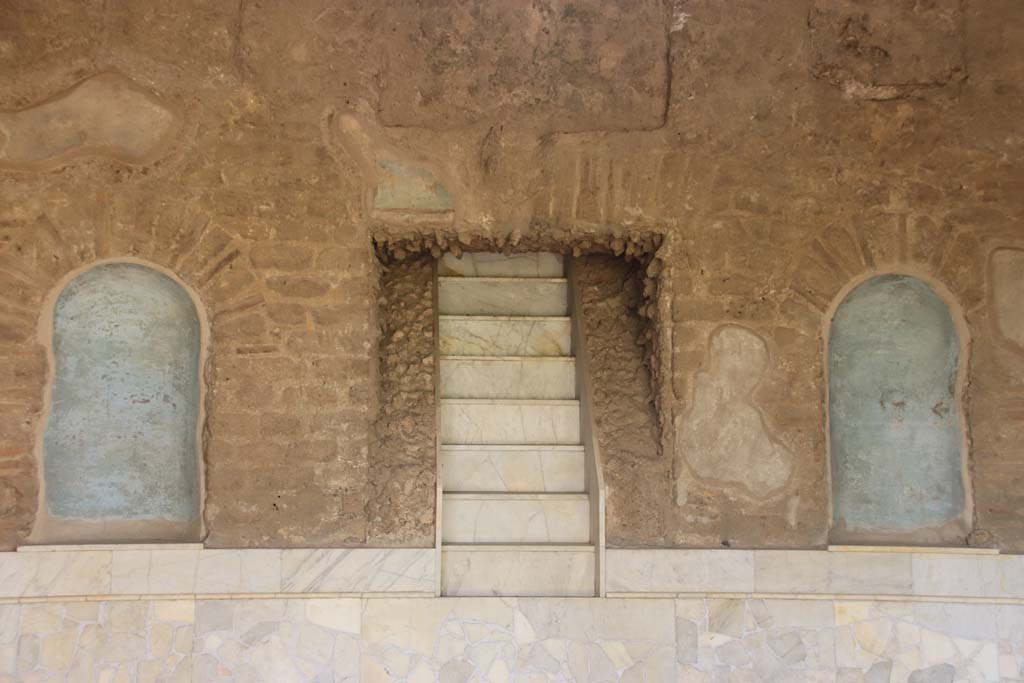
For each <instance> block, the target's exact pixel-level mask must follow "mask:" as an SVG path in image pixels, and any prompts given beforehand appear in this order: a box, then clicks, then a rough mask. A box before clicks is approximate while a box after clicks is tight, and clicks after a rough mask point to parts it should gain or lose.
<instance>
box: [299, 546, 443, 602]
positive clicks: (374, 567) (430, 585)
mask: <svg viewBox="0 0 1024 683" xmlns="http://www.w3.org/2000/svg"><path fill="white" fill-rule="evenodd" d="M435 565H436V558H435V553H434V549H433V548H354V549H320V550H283V551H281V577H282V578H281V588H282V591H283V592H286V593H317V592H326V593H384V592H399V593H433V591H434V584H435V576H436V569H435Z"/></svg>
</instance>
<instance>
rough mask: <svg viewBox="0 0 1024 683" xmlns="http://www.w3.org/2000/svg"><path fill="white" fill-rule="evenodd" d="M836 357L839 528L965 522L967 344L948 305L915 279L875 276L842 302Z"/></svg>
mask: <svg viewBox="0 0 1024 683" xmlns="http://www.w3.org/2000/svg"><path fill="white" fill-rule="evenodd" d="M828 352H829V358H828V363H829V426H830V437H831V458H832V494H833V506H834V508H833V514H834V519H835V524H836V528H837V529H841V530H843V531H845V532H850V533H854V534H867V535H870V534H872V533H879V534H880V535H883V534H885V533H911V534H912V532H914V531H915V530H918V529H929V528H937V527H941V526H943V525H945V524H947V523H948V522H951V521H954V520H955V519H957V518H958V517H960V515H961V514H962V513H963V510H964V484H963V480H962V476H963V475H962V469H961V468H962V462H961V452H960V451H961V443H962V442H961V435H960V429H961V427H960V407H959V405H958V400H959V397H958V396H957V395H956V381H957V366H958V363H959V362H960V339H959V336H958V334H957V331H956V327H955V325H954V324H953V319H952V317H951V316H950V313H949V308H948V307H947V306H946V303H945V302H944V301H943V300H942V299H941V298H939V296H938V295H937V294H936V293H935V292H934V291H933V290H932V289H931V287H929V286H928V285H927V284H925V283H924V282H922V281H920V280H918V279H916V278H913V277H909V276H906V275H881V276H878V277H875V278H872V279H870V280H868V281H866V282H864V283H863V284H861V285H859V286H858V287H856V288H855V289H854V290H853V291H851V292H850V293H849V295H848V296H847V297H846V298H845V299H844V300H843V302H842V303H841V304H840V306H839V308H838V310H837V311H836V313H835V316H834V318H833V320H832V328H831V335H830V338H829V350H828Z"/></svg>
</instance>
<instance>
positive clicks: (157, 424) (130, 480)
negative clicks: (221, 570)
mask: <svg viewBox="0 0 1024 683" xmlns="http://www.w3.org/2000/svg"><path fill="white" fill-rule="evenodd" d="M206 330H207V326H206V323H205V319H204V317H203V311H202V306H201V305H200V304H199V300H198V298H197V297H195V296H194V295H193V294H192V293H191V292H190V291H189V290H188V289H187V288H186V287H185V286H184V285H183V284H182V283H181V282H180V281H179V280H178V279H177V278H176V277H175V276H174V275H173V274H171V273H169V272H166V271H164V270H163V269H160V268H158V267H156V266H153V265H151V264H148V263H143V262H139V261H131V260H118V261H107V262H100V263H96V264H92V265H90V266H88V267H86V268H84V269H81V270H80V271H76V272H74V273H72V274H70V275H69V276H68V278H66V279H65V281H64V282H63V283H62V284H61V285H60V286H58V287H57V288H56V289H55V291H54V293H53V295H52V298H51V300H50V302H49V303H48V305H47V307H46V308H45V310H44V313H43V315H42V317H41V323H40V337H41V340H42V342H43V344H44V345H45V346H46V347H47V348H49V350H50V381H49V384H48V388H47V394H46V405H47V416H46V421H45V425H44V428H43V430H42V433H41V435H40V439H39V441H38V443H39V446H38V452H39V455H40V460H41V462H42V468H41V486H40V506H39V513H38V514H37V516H36V522H35V526H34V528H33V532H32V536H31V537H30V540H31V541H32V542H35V543H115V542H168V541H184V540H197V539H198V538H199V537H200V533H201V525H202V522H201V507H202V490H203V486H202V467H201V442H202V439H201V425H202V418H203V414H204V411H203V395H204V391H203V383H202V380H201V367H202V362H203V354H204V351H205V349H204V344H205V340H206V338H207V334H208V333H207V331H206Z"/></svg>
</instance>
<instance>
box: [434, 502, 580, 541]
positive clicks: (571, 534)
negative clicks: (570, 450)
mask: <svg viewBox="0 0 1024 683" xmlns="http://www.w3.org/2000/svg"><path fill="white" fill-rule="evenodd" d="M443 510H444V514H443V518H444V519H443V521H442V524H441V540H442V542H444V543H589V542H590V498H589V497H588V496H587V494H585V493H445V494H444V508H443Z"/></svg>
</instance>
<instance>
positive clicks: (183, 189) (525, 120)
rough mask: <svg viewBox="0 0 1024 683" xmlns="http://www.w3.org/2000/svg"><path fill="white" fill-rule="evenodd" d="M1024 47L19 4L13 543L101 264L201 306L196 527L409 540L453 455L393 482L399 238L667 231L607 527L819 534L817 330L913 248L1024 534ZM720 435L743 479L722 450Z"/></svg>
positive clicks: (1015, 532) (475, 2) (983, 525)
mask: <svg viewBox="0 0 1024 683" xmlns="http://www.w3.org/2000/svg"><path fill="white" fill-rule="evenodd" d="M1022 43H1024V14H1022V13H1021V11H1020V8H1019V6H1018V3H1017V2H1016V1H1015V0H990V1H986V2H980V1H979V0H967V1H966V2H958V1H954V0H941V1H938V2H929V3H890V2H866V3H853V2H845V1H843V2H832V1H831V0H829V1H825V0H779V1H778V2H771V3H764V2H756V1H754V0H749V1H748V0H738V1H736V2H729V3H721V2H718V1H717V0H687V1H686V2H684V3H670V2H664V3H662V2H655V1H651V2H643V3H639V4H638V3H635V2H628V3H626V2H613V1H610V0H605V1H601V0H582V1H578V2H571V3H570V2H561V1H557V0H545V1H543V2H539V3H534V4H531V5H529V6H525V5H523V6H520V5H518V4H515V3H499V4H497V5H496V4H495V3H490V2H484V1H483V0H466V1H464V2H456V3H446V4H445V5H444V7H426V6H424V5H422V4H418V3H413V2H397V3H391V4H387V5H386V6H384V5H381V4H380V3H361V2H341V3H338V2H327V1H326V0H298V1H296V2H261V3H254V2H243V3H214V4H209V3H205V2H198V1H195V2H193V1H191V0H184V1H182V0H176V1H174V2H147V3H130V4H121V5H118V6H116V7H113V6H110V5H107V4H102V3H93V2H71V1H63V0H50V1H47V2H36V1H34V0H24V1H21V2H14V3H11V2H8V3H3V4H2V6H0V110H2V111H0V386H2V387H3V397H2V400H0V546H2V547H7V548H9V547H13V546H14V545H16V544H18V543H20V542H21V541H22V540H23V539H24V538H25V536H26V534H27V533H28V532H29V529H30V528H31V525H32V522H33V518H34V515H35V512H36V505H37V500H38V481H39V474H38V468H39V466H40V463H39V462H38V461H37V459H36V457H35V455H34V453H35V451H36V440H37V438H38V434H39V427H40V425H41V424H42V420H43V417H44V414H43V413H44V400H43V397H44V387H45V386H46V382H47V377H48V373H50V372H51V369H50V368H49V367H48V363H47V358H46V353H45V348H44V346H43V345H42V344H41V343H40V342H39V341H38V339H37V336H36V334H35V331H36V330H37V329H38V326H39V324H40V316H41V312H42V308H43V302H44V301H45V300H46V298H47V297H48V296H50V294H51V293H52V291H53V289H54V287H56V286H57V284H58V283H59V282H61V280H62V278H64V277H65V276H66V274H67V273H70V272H71V271H73V270H75V269H77V268H80V267H83V266H86V265H88V264H90V263H93V262H95V261H97V260H100V259H106V258H117V257H126V256H127V257H135V258H138V259H140V260H143V261H146V262H150V263H153V264H155V265H157V266H160V267H163V268H166V269H168V270H169V271H171V272H173V273H174V274H176V275H177V276H178V277H180V279H181V280H182V281H183V282H184V283H186V284H187V285H188V286H189V287H190V288H191V289H192V290H194V291H195V292H196V294H197V295H198V297H199V299H200V300H201V302H202V304H203V306H204V308H205V313H206V315H207V316H208V318H209V322H210V343H209V349H208V355H207V358H208V360H207V362H206V363H205V367H203V379H204V381H205V383H206V395H205V396H206V397H205V404H206V405H205V409H206V415H207V419H206V423H205V425H204V439H203V444H204V445H203V449H204V450H203V456H204V467H205V506H204V516H205V520H204V521H205V528H206V531H207V534H208V536H207V538H206V542H207V544H209V545H211V546H221V547H282V546H299V547H309V546H341V545H419V544H422V543H423V541H424V538H429V537H430V533H429V531H427V530H426V524H427V523H428V521H429V514H427V513H425V512H424V511H419V512H418V513H417V518H416V519H415V520H410V518H409V517H408V510H407V509H405V508H404V507H403V505H402V504H399V503H397V502H395V501H400V500H401V497H402V496H403V495H404V494H403V493H402V492H403V491H404V490H405V488H403V487H409V488H410V490H411V489H416V490H419V487H420V486H424V487H429V486H430V485H431V484H430V481H431V478H432V477H431V474H430V473H429V471H427V470H422V469H420V468H419V466H418V465H414V466H410V467H406V466H405V465H402V467H403V468H404V469H403V470H402V471H403V472H404V473H405V474H404V475H403V476H402V478H400V479H399V480H395V482H394V483H392V482H390V481H388V482H382V481H380V480H379V479H377V478H376V476H377V475H375V474H373V473H374V472H381V471H388V470H389V467H388V466H387V464H388V460H387V459H388V457H389V456H388V455H387V453H383V452H379V453H376V454H371V448H370V445H371V441H373V439H375V438H376V437H375V436H374V434H375V432H374V425H375V424H378V419H379V418H380V405H379V403H380V396H379V395H378V393H377V387H378V374H377V373H378V370H379V369H380V368H382V367H385V366H382V365H381V363H380V358H379V356H380V353H379V349H380V348H382V346H381V344H382V342H381V339H380V334H381V332H380V330H381V325H380V324H379V320H378V318H377V317H376V316H377V309H378V301H377V299H378V294H379V285H380V274H379V273H380V271H379V268H378V265H377V259H376V255H375V252H374V249H373V247H372V242H373V240H377V242H378V244H391V245H394V246H395V248H396V249H397V250H398V251H401V252H402V254H396V253H395V252H394V251H392V252H389V253H391V254H392V255H401V256H407V255H408V253H406V248H407V247H408V248H409V249H413V248H414V249H416V250H419V251H420V252H432V251H436V252H437V253H436V254H433V255H435V256H437V255H439V254H440V252H441V251H442V250H444V249H453V250H456V251H461V250H462V249H463V248H467V247H468V246H469V245H472V244H473V243H474V240H477V241H478V242H479V243H480V244H481V245H482V246H487V247H489V248H491V249H493V248H494V247H495V246H496V245H497V247H498V248H499V249H501V248H508V249H517V248H525V246H526V245H529V244H531V243H532V244H543V243H545V241H546V240H552V241H554V242H555V243H558V244H563V245H565V247H566V251H576V252H578V253H579V254H583V253H590V252H591V251H592V250H591V249H590V247H592V246H594V245H612V246H611V247H610V248H611V249H612V250H613V251H614V250H615V249H618V250H619V251H618V253H621V252H622V251H623V250H627V251H628V250H629V249H631V248H632V246H631V245H632V242H631V241H630V240H631V239H632V237H631V236H636V235H653V234H657V235H659V236H660V240H659V242H658V244H659V246H658V247H657V249H656V251H657V259H656V262H657V263H656V266H655V267H654V269H653V270H651V269H650V268H649V271H650V272H648V273H647V276H648V277H650V278H655V279H657V280H658V282H659V283H660V285H659V286H658V287H657V288H656V290H651V291H650V292H646V290H647V289H648V286H647V284H646V283H645V284H644V285H643V289H644V290H645V292H646V293H645V294H644V296H641V297H640V298H639V302H640V303H639V306H640V310H639V314H640V317H641V318H643V319H644V320H647V321H654V322H653V323H651V324H650V325H648V324H647V323H644V324H643V325H641V326H640V329H639V331H636V332H635V334H639V335H640V336H641V342H642V344H644V354H645V355H644V359H645V362H648V363H649V364H650V365H651V366H652V368H653V374H654V383H653V385H652V393H653V394H654V395H653V397H652V399H656V402H657V415H658V416H659V423H660V427H661V430H660V438H661V451H660V454H659V455H657V456H654V455H653V454H651V459H650V461H648V460H645V459H644V458H646V457H647V456H646V455H643V456H639V455H638V456H637V457H635V458H634V457H633V456H632V455H631V456H630V457H629V458H624V459H622V460H620V461H619V464H618V465H617V469H616V473H615V480H616V486H614V487H612V488H611V489H610V498H609V501H608V510H609V519H608V526H609V529H617V530H618V532H617V533H618V535H617V536H616V543H621V544H623V545H634V544H635V545H641V544H642V545H665V546H676V545H699V546H721V545H730V546H820V545H823V544H824V543H826V542H827V538H828V533H829V518H830V514H829V507H830V503H829V484H828V464H827V463H828V459H827V449H826V419H825V418H826V411H827V406H826V379H825V370H824V364H825V352H824V351H825V350H824V346H823V331H824V329H825V322H826V321H825V318H826V317H827V314H828V311H829V310H830V308H831V306H832V305H833V303H834V300H835V298H836V297H837V296H838V295H839V293H840V292H841V291H842V290H843V288H844V287H846V286H847V285H848V284H849V283H850V282H851V281H853V280H854V279H856V278H861V277H864V276H866V275H867V274H869V273H874V272H889V271H893V270H899V271H906V272H915V273H920V274H921V275H922V276H927V277H929V278H932V279H934V280H935V281H937V282H940V283H942V284H943V285H944V287H946V288H947V289H948V290H949V293H950V295H951V297H952V298H953V299H954V300H955V303H956V305H957V306H959V307H960V309H961V310H962V311H963V314H964V318H965V320H966V325H967V328H968V332H969V338H970V339H971V344H972V346H971V352H970V360H969V367H968V368H967V370H966V371H967V377H966V383H965V393H964V397H963V403H964V410H965V415H966V434H968V436H969V461H968V466H967V473H968V478H969V485H970V487H971V493H972V494H973V495H972V501H973V504H972V508H973V509H972V510H971V518H972V520H973V527H972V529H971V530H970V532H971V533H970V536H969V540H970V542H971V543H973V544H977V545H988V544H994V545H998V546H1000V547H1002V548H1012V549H1024V524H1022V522H1021V517H1022V510H1024V485H1022V484H1024V403H1022V400H1021V392H1022V390H1024V352H1022V350H1021V349H1022V348H1024V346H1022V343H1021V339H1020V336H1021V335H1020V329H1021V325H1020V316H1019V312H1018V308H1019V307H1015V301H1016V300H1017V299H1019V297H1015V295H1014V294H1013V292H1019V287H1018V285H1017V282H1018V280H1019V272H1020V268H1019V263H1018V261H1019V259H1017V258H1016V255H1018V254H1019V252H1020V250H1021V249H1024V228H1022V225H1021V217H1022V214H1024V169H1022V168H1021V164H1022V162H1021V159H1022V158H1024V155H1022V154H1021V148H1022V146H1024V119H1022V117H1021V116H1020V110H1021V107H1022V100H1024V94H1022V91H1021V85H1020V84H1021V83H1022V82H1024V54H1022V53H1021V51H1020V50H1019V49H1018V48H1019V45H1020V44H1022ZM96 112H103V114H104V116H100V117H98V116H97V115H96ZM53 127H56V128H57V129H59V131H60V132H61V134H60V135H56V134H55V133H54V128H53ZM602 248H603V247H602ZM654 251H655V250H654V249H652V250H651V251H650V253H653V252H654ZM409 253H411V251H410V252H409ZM652 266H654V263H653V262H652ZM1015 273H1018V274H1017V275H1015ZM1008 291H1009V292H1010V293H1007V292H1008ZM651 349H655V350H656V351H657V353H656V354H654V355H653V356H652V355H649V354H648V351H650V350H651ZM632 362H633V361H630V363H632ZM403 363H404V361H400V362H399V364H403ZM397 367H398V366H396V368H397ZM735 373H740V376H735ZM753 376H757V378H758V379H757V380H756V381H755V380H753V379H752V377H753ZM734 382H735V383H734ZM737 387H740V388H743V389H746V391H745V393H744V392H742V391H741V392H736V391H735V389H736V388H737ZM719 391H726V394H727V395H721V396H720V395H719V394H717V393H716V392H719ZM718 410H721V411H722V412H723V414H725V415H728V416H729V419H728V425H730V426H728V428H726V427H725V426H723V425H720V424H716V422H715V420H714V419H708V417H707V416H708V415H713V414H714V413H715V411H718ZM722 429H726V431H727V432H728V433H735V434H736V435H739V436H740V437H742V438H741V439H740V440H739V441H738V444H739V446H740V447H741V448H740V450H739V451H738V452H739V453H741V454H742V457H743V458H744V459H746V461H747V462H751V463H753V465H754V466H752V467H751V468H739V469H737V468H733V469H731V470H729V471H721V470H718V469H716V468H714V467H709V464H708V462H707V461H706V459H707V453H708V451H707V449H706V448H705V447H703V446H702V445H701V444H705V443H713V442H714V438H715V435H716V434H719V433H721V430H722ZM403 457H404V456H403ZM377 458H380V461H379V462H377V461H376V460H375V459H377ZM630 458H632V459H630ZM765 462H769V463H773V464H771V465H769V466H767V467H765V466H764V463H765ZM395 464H396V465H397V464H398V463H397V462H396V463H395ZM651 472H657V473H658V475H657V477H656V478H655V479H656V481H653V482H652V480H651ZM406 475H408V476H406ZM723 475H724V476H723ZM748 475H749V476H748ZM665 477H669V479H668V483H666V481H665ZM429 498H430V495H429V494H426V495H424V496H423V497H422V498H421V500H422V501H423V503H424V504H428V502H427V501H428V499H429ZM418 499H420V498H418ZM637 499H639V500H643V501H644V502H645V504H646V505H647V506H649V508H650V509H649V511H644V514H642V515H640V514H636V512H637V511H636V510H635V509H633V510H631V506H632V507H633V508H635V503H634V502H633V501H635V500H637ZM381 501H383V502H381ZM620 514H621V515H622V517H620V516H619V515H620ZM966 532H967V530H964V534H963V536H967V533H966ZM966 540H967V539H965V538H960V537H958V538H957V539H956V542H959V543H963V542H966Z"/></svg>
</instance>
